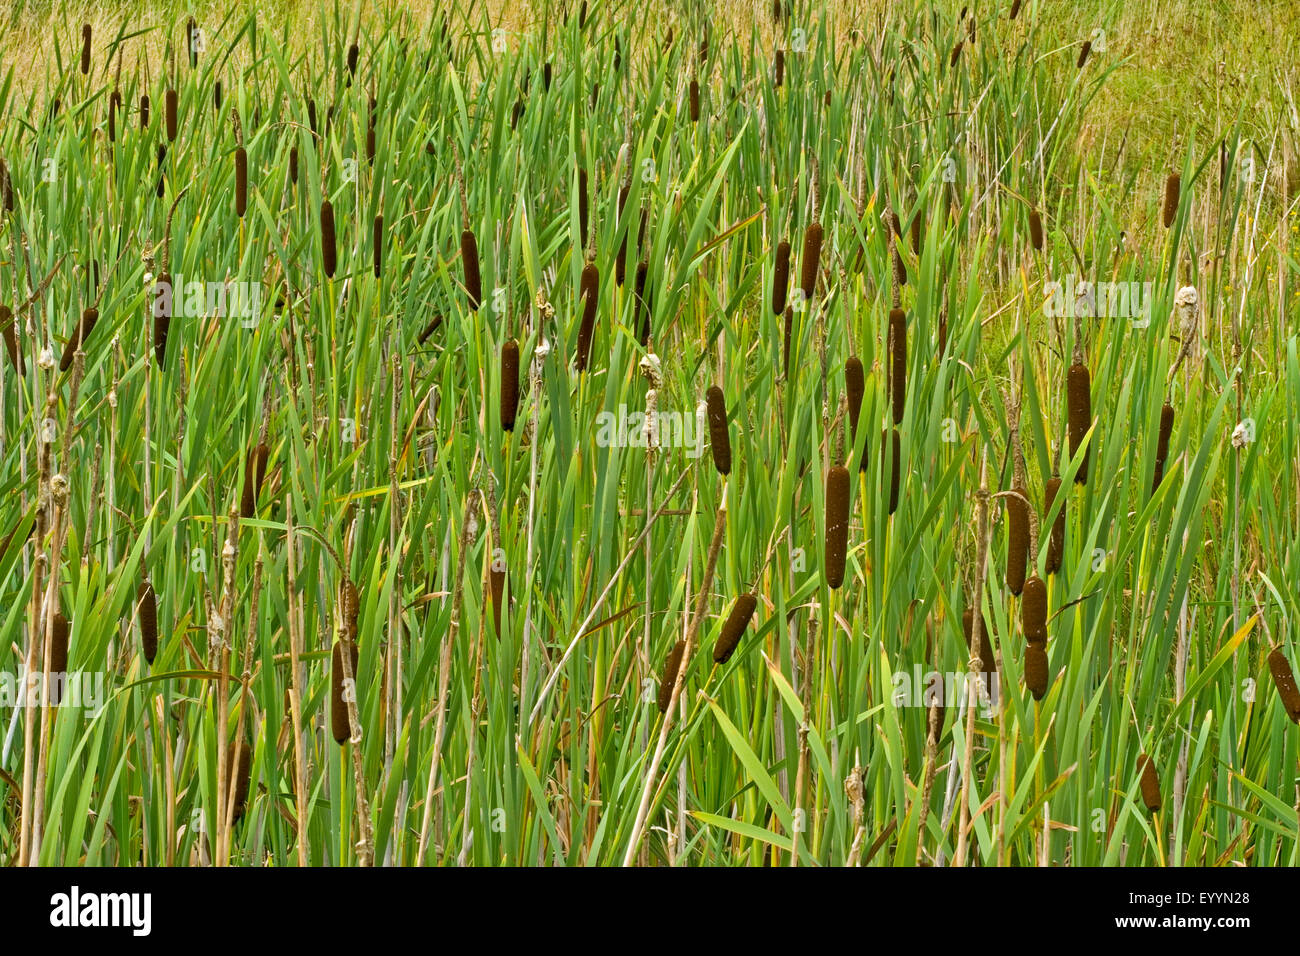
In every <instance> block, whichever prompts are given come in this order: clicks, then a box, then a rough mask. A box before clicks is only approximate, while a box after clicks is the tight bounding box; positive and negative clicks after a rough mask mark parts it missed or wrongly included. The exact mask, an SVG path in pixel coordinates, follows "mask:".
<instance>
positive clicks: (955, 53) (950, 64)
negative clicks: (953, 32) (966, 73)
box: [948, 40, 966, 70]
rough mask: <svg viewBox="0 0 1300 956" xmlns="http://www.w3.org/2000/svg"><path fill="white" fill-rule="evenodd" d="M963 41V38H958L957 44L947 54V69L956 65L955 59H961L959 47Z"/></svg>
mask: <svg viewBox="0 0 1300 956" xmlns="http://www.w3.org/2000/svg"><path fill="white" fill-rule="evenodd" d="M965 42H966V41H965V40H958V41H957V45H956V46H954V47H953V48H952V53H951V54H949V56H948V69H950V70H951V69H952V68H953V67H954V66H956V65H957V61H958V60H960V59H961V48H962V45H963V44H964V43H965Z"/></svg>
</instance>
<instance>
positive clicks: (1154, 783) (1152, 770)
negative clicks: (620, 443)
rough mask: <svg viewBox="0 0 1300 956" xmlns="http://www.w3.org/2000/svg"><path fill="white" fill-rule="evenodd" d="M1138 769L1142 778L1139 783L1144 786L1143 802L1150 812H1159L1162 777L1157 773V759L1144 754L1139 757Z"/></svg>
mask: <svg viewBox="0 0 1300 956" xmlns="http://www.w3.org/2000/svg"><path fill="white" fill-rule="evenodd" d="M1137 769H1138V774H1139V776H1140V778H1141V780H1140V784H1139V785H1140V786H1141V788H1142V802H1143V803H1144V804H1145V805H1146V808H1147V812H1148V813H1159V812H1160V778H1159V777H1158V776H1157V775H1156V764H1155V761H1154V760H1152V759H1151V758H1150V757H1148V756H1147V755H1146V754H1142V755H1140V756H1139V757H1138V762H1137Z"/></svg>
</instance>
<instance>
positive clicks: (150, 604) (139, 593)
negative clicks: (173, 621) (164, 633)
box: [135, 581, 158, 664]
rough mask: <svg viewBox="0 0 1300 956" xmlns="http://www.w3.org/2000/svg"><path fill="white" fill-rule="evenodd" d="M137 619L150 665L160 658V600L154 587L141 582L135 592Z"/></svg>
mask: <svg viewBox="0 0 1300 956" xmlns="http://www.w3.org/2000/svg"><path fill="white" fill-rule="evenodd" d="M135 605H136V619H137V620H138V621H139V622H140V644H141V646H142V647H143V649H144V659H145V660H146V661H148V662H149V663H150V664H152V663H153V660H154V658H155V657H157V656H158V598H157V596H156V595H155V594H154V590H153V585H152V584H150V583H149V582H148V581H141V582H140V587H138V588H137V589H136V592H135Z"/></svg>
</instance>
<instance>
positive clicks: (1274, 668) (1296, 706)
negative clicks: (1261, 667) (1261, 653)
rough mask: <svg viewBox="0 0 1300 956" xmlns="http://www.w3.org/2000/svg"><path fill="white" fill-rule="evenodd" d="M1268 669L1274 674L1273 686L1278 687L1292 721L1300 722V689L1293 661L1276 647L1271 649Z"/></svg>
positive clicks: (1278, 693) (1278, 692)
mask: <svg viewBox="0 0 1300 956" xmlns="http://www.w3.org/2000/svg"><path fill="white" fill-rule="evenodd" d="M1268 669H1269V673H1271V674H1272V675H1273V686H1274V687H1276V688H1277V696H1278V697H1279V698H1281V700H1282V706H1283V707H1284V708H1285V709H1286V715H1287V716H1288V717H1290V718H1291V722H1292V723H1296V724H1300V690H1297V689H1296V683H1295V674H1294V673H1292V671H1291V663H1290V662H1289V661H1288V660H1287V659H1286V655H1284V654H1283V653H1282V650H1281V648H1276V647H1275V648H1274V649H1273V650H1271V651H1269V654H1268Z"/></svg>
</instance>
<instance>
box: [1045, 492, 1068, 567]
mask: <svg viewBox="0 0 1300 956" xmlns="http://www.w3.org/2000/svg"><path fill="white" fill-rule="evenodd" d="M1060 491H1061V479H1060V478H1057V477H1055V476H1053V477H1051V478H1048V479H1047V487H1046V489H1045V492H1044V497H1045V499H1046V502H1045V510H1044V512H1043V514H1044V516H1046V515H1047V513H1048V512H1050V511H1051V510H1052V506H1053V505H1054V504H1056V496H1057V495H1058V494H1059V493H1060ZM1065 504H1066V499H1065V498H1062V499H1061V510H1060V512H1059V513H1058V514H1057V516H1056V520H1055V521H1053V522H1052V530H1051V533H1050V535H1049V536H1048V539H1047V561H1046V570H1047V573H1048V574H1055V573H1056V572H1057V571H1059V570H1061V558H1062V557H1064V555H1065Z"/></svg>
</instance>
